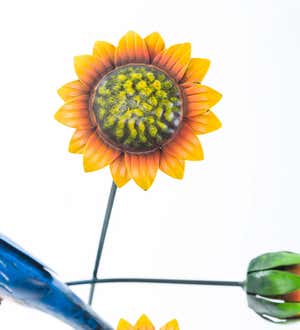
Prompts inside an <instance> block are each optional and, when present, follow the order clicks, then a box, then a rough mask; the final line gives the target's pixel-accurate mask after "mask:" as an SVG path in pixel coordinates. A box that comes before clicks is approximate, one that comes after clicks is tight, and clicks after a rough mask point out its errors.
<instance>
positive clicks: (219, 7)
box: [0, 0, 300, 330]
mask: <svg viewBox="0 0 300 330" xmlns="http://www.w3.org/2000/svg"><path fill="white" fill-rule="evenodd" d="M299 14H300V2H299V1H297V0H295V1H293V0H285V1H283V0H273V1H270V0H264V1H262V0H252V1H247V0H244V1H242V0H239V1H235V0H226V1H221V0H220V1H218V0H210V1H204V0H203V1H202V0H201V1H199V0H197V1H196V0H195V1H192V0H184V1H178V0H176V1H175V0H172V1H161V0H159V1H158V0H152V1H145V0H135V1H129V0H128V1H100V0H98V1H89V0H86V1H74V0H73V1H47V2H45V1H32V0H27V1H21V0H20V1H6V2H4V1H3V2H2V3H1V8H0V34H1V39H0V40H1V53H0V88H1V103H0V105H1V110H0V111H1V120H0V141H1V162H0V183H1V184H0V201H1V207H0V231H1V232H2V233H4V234H6V235H7V236H10V237H11V238H12V239H14V240H15V241H16V242H18V243H19V244H21V245H22V246H23V247H24V248H26V249H27V250H29V251H31V252H32V253H33V254H34V255H36V256H37V257H39V259H41V260H43V261H44V262H45V263H47V264H48V265H49V266H50V267H51V268H53V269H54V270H55V271H56V272H57V273H58V274H59V275H60V276H61V277H62V279H64V280H66V281H67V280H76V279H86V278H89V277H90V275H91V271H92V266H93V262H94V258H95V250H96V247H97V243H98V234H99V231H100V225H101V221H102V217H103V214H104V210H105V206H106V200H107V195H108V193H109V190H110V185H111V178H110V174H109V170H108V168H107V169H105V170H102V171H99V172H95V173H90V174H85V173H84V172H83V170H82V159H81V156H78V155H73V154H69V153H68V152H67V146H68V142H69V139H70V137H71V134H72V131H73V130H72V129H69V128H66V127H64V126H62V125H60V124H58V123H57V122H56V121H55V120H54V119H53V115H54V113H55V112H56V110H57V108H58V107H59V106H60V105H61V104H62V102H61V100H60V99H59V97H58V96H57V94H56V90H57V88H58V87H60V86H61V85H63V84H64V83H65V82H68V81H70V80H73V79H75V73H74V71H73V56H74V55H79V54H85V53H90V52H91V49H92V46H93V43H94V41H96V40H108V41H111V42H113V43H115V44H116V43H117V42H118V39H119V38H120V37H121V36H122V35H123V34H124V33H125V32H126V31H127V30H130V29H133V30H136V31H137V32H139V33H140V34H141V35H142V36H146V35H147V34H149V33H151V32H152V31H159V32H160V33H161V34H162V35H163V36H164V38H165V40H166V43H167V45H171V44H174V43H179V42H186V41H190V42H192V45H193V53H192V55H193V56H194V57H208V58H210V59H211V61H212V65H211V69H210V71H209V73H208V75H207V77H206V79H205V81H204V83H205V84H207V85H209V86H212V87H214V88H215V89H217V90H219V91H220V92H222V94H223V96H224V97H223V99H222V101H221V102H220V103H219V104H218V105H217V106H215V108H214V111H215V112H216V113H217V115H218V116H219V117H220V118H221V120H222V122H223V128H222V129H221V130H219V131H217V132H215V133H211V134H208V135H206V136H203V137H201V141H202V143H203V147H204V150H205V157H206V159H205V161H203V162H195V163H193V162H188V163H187V166H186V174H185V178H184V180H183V181H176V180H173V179H171V178H169V177H167V176H166V175H164V174H162V173H160V174H159V175H158V177H157V179H156V181H155V183H154V185H153V187H152V188H151V189H150V190H149V191H148V192H143V191H142V190H141V189H139V188H138V187H137V186H136V185H135V184H134V183H130V184H128V185H126V186H125V187H124V188H122V189H121V190H119V191H118V193H117V197H116V203H115V208H114V210H113V214H112V220H111V226H110V228H109V232H108V237H107V242H106V245H105V250H104V254H103V259H102V263H101V274H102V276H105V277H107V276H157V277H158V276H160V277H185V278H197V279H222V280H243V279H244V277H245V272H246V268H247V264H248V262H249V260H250V259H251V258H253V257H255V256H257V255H258V254H260V253H264V252H267V251H273V250H293V251H296V252H297V251H298V252H299V251H300V240H299V229H300V226H299V220H300V211H299V207H298V204H299V201H298V198H299V197H298V196H299V185H300V174H299V167H300V157H299V140H300V132H299V128H298V127H299V120H300V114H299V113H300V111H299V76H300V65H299V58H300V48H299V31H300V19H299ZM87 289H88V288H87V287H82V288H77V289H76V292H77V293H78V294H79V295H80V296H81V297H83V298H84V299H86V298H87V294H88V290H87ZM94 307H95V310H96V311H97V312H98V313H99V314H100V315H101V316H102V317H104V318H105V319H106V320H108V321H109V322H110V323H111V324H112V325H113V326H116V324H117V322H118V320H119V318H120V317H125V318H126V319H128V320H129V321H131V322H135V320H136V319H137V318H138V317H139V315H141V314H142V313H146V314H148V315H149V317H150V318H151V319H152V320H153V322H154V323H155V325H156V326H157V327H159V326H161V325H162V324H164V323H165V322H167V321H168V320H170V319H171V318H174V317H175V318H177V319H178V321H179V323H180V325H181V329H182V330H201V329H203V330H210V329H224V328H225V329H227V328H230V329H275V328H276V326H275V325H272V324H269V323H266V322H265V321H263V320H262V319H260V318H258V317H257V316H256V315H255V314H254V313H253V312H252V311H251V310H249V309H248V307H247V304H246V299H245V294H244V293H243V292H242V290H240V289H238V288H217V287H215V288H213V287H195V286H191V287H187V286H162V285H161V286H160V285H135V284H130V285H127V284H120V285H117V284H113V285H111V284H103V285H101V286H98V288H97V291H96V300H95V305H94ZM298 327H299V325H297V324H293V325H291V326H289V329H297V328H298ZM0 328H1V330H2V329H3V330H9V329H21V328H22V329H30V330H34V329H37V330H40V329H56V330H60V329H62V330H63V329H69V327H68V326H66V325H64V324H63V323H61V322H60V321H57V320H56V319H54V318H52V317H50V316H48V315H44V314H42V313H39V312H36V311H34V310H30V309H27V308H24V307H22V306H18V305H15V304H13V303H10V302H7V301H4V303H3V305H2V307H1V308H0Z"/></svg>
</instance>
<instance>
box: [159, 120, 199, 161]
mask: <svg viewBox="0 0 300 330" xmlns="http://www.w3.org/2000/svg"><path fill="white" fill-rule="evenodd" d="M163 151H164V152H167V153H169V154H171V155H173V156H175V157H176V158H178V159H185V160H202V159H203V158H204V157H203V150H202V147H201V144H200V142H199V140H198V138H197V136H196V135H195V134H194V132H193V131H192V129H191V128H189V127H188V126H187V125H186V124H185V125H184V126H183V127H182V129H181V130H180V131H179V133H178V135H177V136H176V137H175V139H174V140H173V141H171V142H170V143H168V144H167V145H166V146H165V147H164V148H163Z"/></svg>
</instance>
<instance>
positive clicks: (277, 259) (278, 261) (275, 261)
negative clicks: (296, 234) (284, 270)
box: [248, 251, 300, 273]
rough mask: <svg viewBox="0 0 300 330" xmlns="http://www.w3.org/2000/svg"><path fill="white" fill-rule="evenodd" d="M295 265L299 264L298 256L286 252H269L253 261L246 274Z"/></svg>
mask: <svg viewBox="0 0 300 330" xmlns="http://www.w3.org/2000/svg"><path fill="white" fill-rule="evenodd" d="M297 264H300V254H297V253H293V252H286V251H281V252H270V253H266V254H263V255H261V256H259V257H257V258H255V259H253V260H252V261H251V262H250V264H249V267H248V273H250V272H254V271H258V270H267V269H274V268H278V267H283V266H292V265H297Z"/></svg>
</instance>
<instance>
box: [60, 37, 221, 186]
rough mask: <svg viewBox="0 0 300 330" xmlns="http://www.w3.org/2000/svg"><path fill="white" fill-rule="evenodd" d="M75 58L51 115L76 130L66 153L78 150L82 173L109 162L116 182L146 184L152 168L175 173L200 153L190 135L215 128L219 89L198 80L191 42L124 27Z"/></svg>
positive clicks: (199, 66)
mask: <svg viewBox="0 0 300 330" xmlns="http://www.w3.org/2000/svg"><path fill="white" fill-rule="evenodd" d="M74 64H75V71H76V73H77V76H78V78H79V79H78V80H75V81H72V82H70V83H67V84H66V85H64V86H63V87H61V88H60V89H59V91H58V93H59V95H60V96H61V98H62V99H63V100H64V101H65V104H64V105H63V106H62V107H61V108H60V109H59V110H58V112H57V113H56V115H55V118H56V119H57V120H58V121H59V122H61V123H63V124H65V125H67V126H69V127H72V128H75V129H76V130H75V132H74V134H73V136H72V138H71V141H70V145H69V151H70V152H73V153H80V154H83V163H84V169H85V171H87V172H89V171H95V170H98V169H101V168H104V167H105V166H107V165H109V166H110V170H111V174H112V177H113V180H114V182H115V183H116V185H117V186H119V187H121V186H123V185H124V184H126V183H127V182H128V181H129V180H130V179H133V180H134V181H135V182H136V183H137V184H138V185H139V186H140V187H141V188H143V189H145V190H147V189H148V188H150V186H151V185H152V183H153V181H154V179H155V176H156V173H157V171H158V169H160V170H161V171H163V172H165V173H166V174H168V175H169V176H171V177H173V178H176V179H181V178H182V177H183V174H184V166H185V160H202V159H203V151H202V147H201V144H200V142H199V140H198V138H197V136H196V135H198V134H204V133H208V132H211V131H213V130H216V129H218V128H219V127H220V126H221V124H220V121H219V120H218V118H217V117H216V116H215V115H214V114H213V113H212V112H211V110H210V108H211V107H212V106H213V105H215V104H216V103H217V102H218V101H219V100H220V98H221V95H220V94H219V93H218V92H216V91H215V90H213V89H212V88H209V87H207V86H204V85H202V84H201V81H202V79H203V78H204V75H205V74H206V72H207V70H208V67H209V61H208V60H207V59H200V58H191V45H190V44H189V43H183V44H177V45H174V46H171V47H169V48H165V43H164V41H163V39H162V37H161V36H160V35H159V34H158V33H156V32H154V33H152V34H150V35H149V36H148V37H146V38H145V39H142V38H141V37H140V36H139V35H138V34H137V33H135V32H132V31H130V32H128V33H127V34H125V36H124V37H122V38H121V40H120V42H119V44H118V46H117V47H115V46H113V45H111V44H110V43H107V42H104V41H97V42H96V43H95V46H94V50H93V54H92V55H83V56H77V57H75V63H74Z"/></svg>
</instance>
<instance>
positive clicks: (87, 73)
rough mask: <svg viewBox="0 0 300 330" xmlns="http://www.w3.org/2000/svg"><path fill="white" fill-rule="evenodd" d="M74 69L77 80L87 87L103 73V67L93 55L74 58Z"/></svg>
mask: <svg viewBox="0 0 300 330" xmlns="http://www.w3.org/2000/svg"><path fill="white" fill-rule="evenodd" d="M74 67H75V72H76V74H77V76H78V78H79V79H80V80H81V81H82V82H83V83H84V84H85V85H87V86H89V87H92V86H93V85H94V84H95V83H96V82H97V81H98V80H99V79H100V78H101V76H102V75H103V73H105V67H104V66H103V64H102V63H101V62H100V61H99V58H98V57H96V56H93V55H81V56H76V57H75V58H74Z"/></svg>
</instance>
